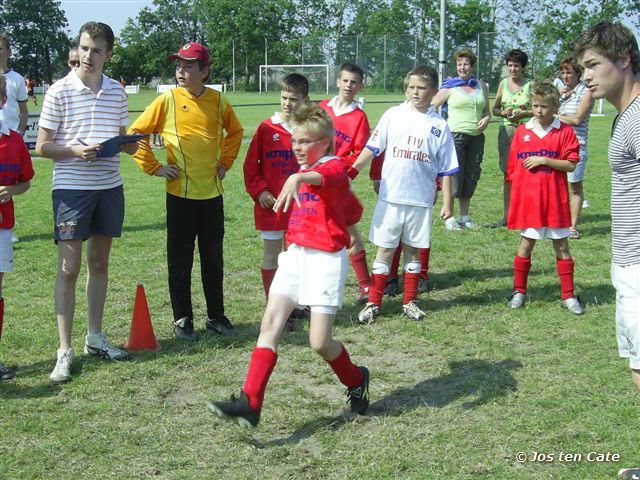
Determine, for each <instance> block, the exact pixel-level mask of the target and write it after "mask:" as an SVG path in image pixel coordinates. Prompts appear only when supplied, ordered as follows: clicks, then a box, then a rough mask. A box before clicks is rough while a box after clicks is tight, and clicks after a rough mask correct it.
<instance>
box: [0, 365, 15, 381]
mask: <svg viewBox="0 0 640 480" xmlns="http://www.w3.org/2000/svg"><path fill="white" fill-rule="evenodd" d="M15 376H16V374H15V372H14V371H13V370H11V369H10V368H7V367H5V366H4V365H3V364H2V362H0V382H8V381H9V380H11V379H12V378H13V377H15Z"/></svg>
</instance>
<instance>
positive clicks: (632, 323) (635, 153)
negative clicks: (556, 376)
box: [575, 22, 640, 390]
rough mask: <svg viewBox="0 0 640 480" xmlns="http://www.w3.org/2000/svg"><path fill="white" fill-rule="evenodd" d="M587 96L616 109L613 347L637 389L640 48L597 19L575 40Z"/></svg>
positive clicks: (639, 334) (621, 30) (639, 360)
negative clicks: (614, 331)
mask: <svg viewBox="0 0 640 480" xmlns="http://www.w3.org/2000/svg"><path fill="white" fill-rule="evenodd" d="M575 50H576V51H575V53H576V57H577V58H578V59H579V60H580V63H581V64H582V65H583V66H584V76H583V78H584V81H585V82H586V83H587V88H588V89H589V90H590V91H591V93H592V94H593V98H606V99H607V101H609V102H610V103H611V104H612V105H613V106H614V107H616V110H617V111H618V116H617V117H616V118H615V120H614V122H613V128H612V130H611V141H610V143H609V165H610V166H611V238H612V242H611V246H612V250H613V259H612V265H611V280H612V282H613V286H614V287H615V289H616V334H617V339H618V351H619V353H620V356H621V357H622V358H628V359H629V366H630V367H631V379H632V380H633V383H634V384H635V386H636V388H637V389H638V390H640V250H638V245H640V79H639V78H638V75H639V74H640V50H638V42H637V40H636V38H635V37H634V35H633V33H631V31H630V30H629V29H628V28H627V27H625V26H623V25H622V24H620V23H610V22H600V23H598V24H596V25H594V26H593V27H591V28H590V29H589V30H587V31H586V32H584V33H582V35H580V37H579V38H578V40H577V41H576V43H575Z"/></svg>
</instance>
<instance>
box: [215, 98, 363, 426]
mask: <svg viewBox="0 0 640 480" xmlns="http://www.w3.org/2000/svg"><path fill="white" fill-rule="evenodd" d="M333 139H334V132H333V125H332V123H331V118H329V115H328V114H327V113H326V112H325V111H324V110H322V109H321V108H319V107H317V106H314V105H305V106H304V107H302V108H301V109H300V110H299V111H298V112H297V113H296V114H295V115H294V131H293V136H292V139H291V144H292V146H293V151H294V153H295V155H296V159H297V161H298V164H299V165H300V171H299V172H298V173H295V174H293V175H291V176H290V177H289V178H288V179H287V181H286V182H285V184H284V186H283V187H282V191H281V192H280V195H279V196H278V198H277V199H276V201H275V203H274V206H273V209H274V211H279V210H282V211H284V212H287V211H289V208H292V211H291V217H290V221H289V229H288V230H287V243H288V245H289V247H288V249H287V251H286V252H283V253H281V254H280V258H279V267H278V271H277V272H276V276H275V278H274V279H273V283H272V285H271V290H270V292H269V300H268V302H267V308H266V310H265V312H264V315H263V317H262V324H261V326H260V336H259V337H258V342H257V345H256V347H255V348H254V350H253V354H252V355H251V363H250V364H249V370H248V372H247V377H246V380H245V384H244V387H243V389H242V390H241V392H240V396H239V397H235V396H232V397H231V400H230V401H229V402H214V401H210V402H208V404H207V405H208V407H209V409H210V410H211V411H212V412H214V413H216V414H217V415H218V416H220V417H225V418H228V419H231V420H234V421H237V422H238V423H239V424H240V425H243V426H247V427H249V426H253V427H255V426H256V425H257V424H258V421H259V420H260V413H261V411H262V403H263V400H264V395H265V390H266V388H267V382H268V381H269V377H270V376H271V373H272V371H273V369H274V367H275V364H276V360H277V358H278V354H277V353H276V352H277V346H278V341H279V339H280V336H281V333H282V329H283V327H284V325H285V322H286V320H287V318H288V316H289V314H290V313H291V312H292V311H293V309H294V308H295V307H296V305H299V304H302V305H310V308H311V318H310V323H309V343H310V344H311V348H312V349H313V350H315V351H316V352H317V353H318V354H319V355H320V356H321V357H322V358H323V359H324V360H325V361H326V362H327V363H328V364H329V365H330V366H331V368H332V370H333V371H334V372H335V374H336V376H337V377H338V379H339V380H340V382H341V383H342V384H343V385H345V386H346V387H347V398H348V401H349V402H350V404H351V411H352V412H356V413H358V414H360V415H363V414H364V413H365V412H366V410H367V407H368V406H369V371H368V370H367V369H366V368H365V367H358V366H356V365H355V364H353V362H352V361H351V359H350V358H349V354H348V353H347V350H346V349H345V347H344V346H343V345H342V344H341V343H340V342H338V341H336V340H334V339H333V337H332V328H333V322H334V320H335V315H336V312H337V311H338V309H339V308H340V307H341V305H342V297H343V295H344V282H345V279H346V275H347V253H346V247H347V246H348V244H349V234H348V232H347V223H346V218H345V210H344V196H345V195H346V194H347V193H348V192H349V179H348V177H347V166H346V165H345V164H344V163H343V162H341V161H340V160H339V159H338V158H336V157H334V156H333V155H332V152H333V143H334V141H333Z"/></svg>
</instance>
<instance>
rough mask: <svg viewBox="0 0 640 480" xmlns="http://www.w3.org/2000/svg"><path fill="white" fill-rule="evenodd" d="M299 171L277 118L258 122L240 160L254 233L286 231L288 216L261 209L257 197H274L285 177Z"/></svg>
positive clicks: (289, 136) (283, 128)
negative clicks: (267, 195)
mask: <svg viewBox="0 0 640 480" xmlns="http://www.w3.org/2000/svg"><path fill="white" fill-rule="evenodd" d="M298 170H299V167H298V163H297V162H296V159H295V155H294V154H293V152H292V150H291V132H290V131H289V130H287V128H286V125H285V123H284V122H283V121H282V120H281V119H280V116H279V115H278V114H276V115H274V116H273V117H271V118H269V119H267V120H265V121H264V122H262V123H261V124H260V125H259V126H258V129H257V130H256V133H255V135H254V136H253V139H252V140H251V145H249V150H248V151H247V156H246V158H245V160H244V184H245V188H246V190H247V193H249V195H251V198H252V199H253V201H254V202H255V204H254V206H253V215H254V219H255V225H256V230H267V231H269V230H286V229H287V224H288V222H289V215H288V214H286V213H282V212H280V213H277V214H276V213H274V212H273V210H271V209H270V208H262V207H261V206H260V203H258V197H259V196H260V194H261V193H262V192H265V191H269V192H271V193H272V194H273V196H274V197H276V198H277V197H278V195H279V194H280V190H282V186H283V185H284V182H285V181H286V180H287V178H288V177H289V175H291V174H292V173H296V172H297V171H298Z"/></svg>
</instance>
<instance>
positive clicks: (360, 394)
mask: <svg viewBox="0 0 640 480" xmlns="http://www.w3.org/2000/svg"><path fill="white" fill-rule="evenodd" d="M358 368H359V369H360V371H361V372H362V374H363V375H364V379H363V380H362V383H361V384H360V385H358V386H357V387H353V388H347V401H348V402H349V403H350V404H351V412H352V413H357V414H359V415H364V413H365V412H366V411H367V408H368V407H369V370H368V369H367V368H366V367H358Z"/></svg>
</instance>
